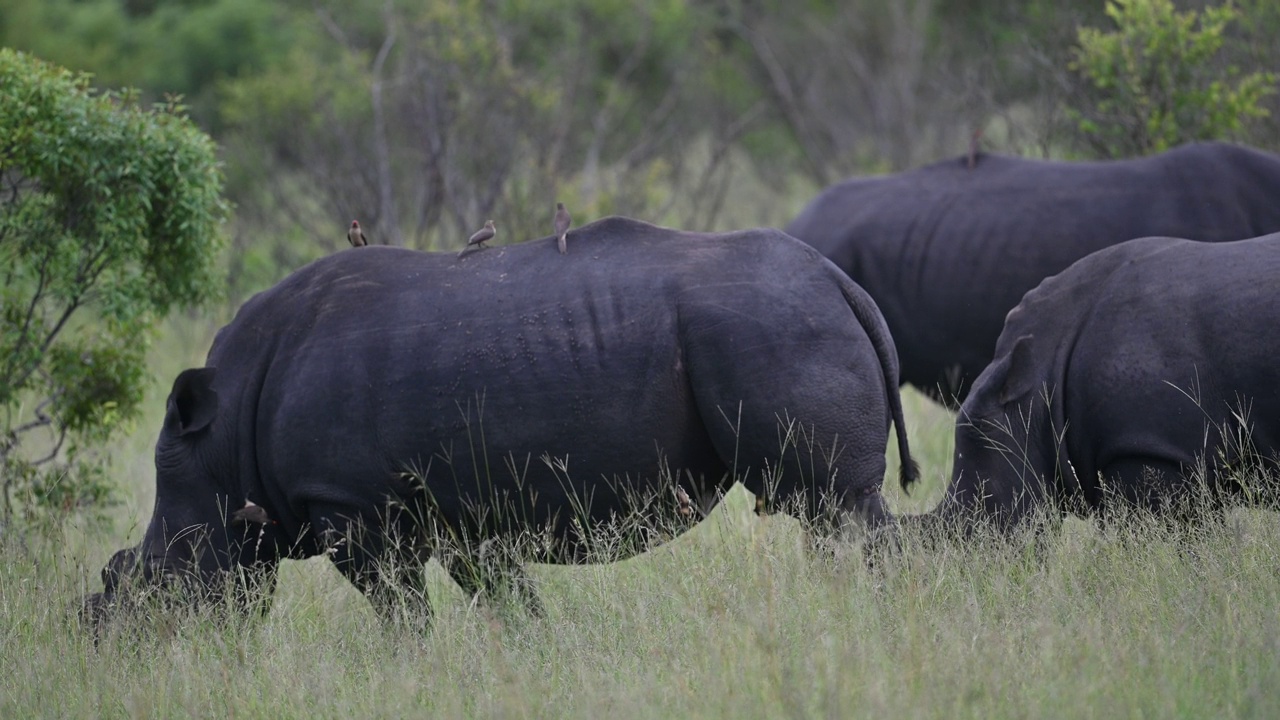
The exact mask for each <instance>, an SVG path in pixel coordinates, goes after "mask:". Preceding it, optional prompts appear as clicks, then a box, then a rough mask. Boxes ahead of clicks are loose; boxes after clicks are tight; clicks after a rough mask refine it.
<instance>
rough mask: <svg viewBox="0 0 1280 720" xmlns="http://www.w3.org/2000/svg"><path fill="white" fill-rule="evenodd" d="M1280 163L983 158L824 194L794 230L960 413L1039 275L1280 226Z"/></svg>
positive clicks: (1244, 151) (1212, 151) (1180, 157)
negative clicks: (1143, 247) (854, 286)
mask: <svg viewBox="0 0 1280 720" xmlns="http://www.w3.org/2000/svg"><path fill="white" fill-rule="evenodd" d="M1278 199H1280V156H1276V155H1273V154H1270V153H1267V152H1262V151H1260V150H1254V149H1251V148H1247V147H1241V146H1238V145H1231V144H1226V143H1218V142H1210V143H1196V144H1190V145H1183V146H1181V147H1178V148H1175V149H1173V150H1169V151H1168V152H1165V153H1162V154H1159V155H1153V156H1150V157H1144V158H1137V159H1131V160H1116V161H1104V162H1053V161H1045V160H1030V159H1022V158H1014V157H1005V156H1001V155H995V154H987V153H981V154H979V155H977V156H976V157H975V159H974V162H973V166H972V168H971V167H970V162H969V158H967V157H963V158H958V159H954V160H947V161H944V162H940V163H937V164H934V165H929V166H926V167H922V168H918V169H916V170H912V171H909V172H904V173H900V174H895V175H888V176H884V177H873V178H855V179H851V180H847V181H845V182H842V183H840V184H837V185H833V186H831V187H829V188H827V189H826V190H824V191H823V192H822V193H821V194H820V195H819V196H818V197H817V198H816V199H814V200H813V202H811V203H810V204H809V205H808V206H807V207H806V208H805V209H804V210H803V211H802V212H801V213H800V215H799V216H797V217H796V218H795V219H794V220H792V221H791V223H790V224H788V225H787V226H786V228H785V229H786V232H787V233H788V234H790V235H792V236H794V237H797V238H799V239H801V240H803V241H805V242H807V243H809V244H810V245H813V246H814V247H815V248H817V249H818V250H819V251H820V252H822V254H823V255H826V256H827V257H828V258H830V259H831V261H832V262H834V263H835V264H836V265H838V266H840V268H841V269H842V270H844V271H845V272H846V273H848V274H849V276H850V277H851V278H853V280H854V281H855V282H857V283H858V284H859V285H860V286H862V287H863V288H865V289H866V291H867V292H868V294H870V295H871V297H872V298H873V299H874V300H875V302H876V304H877V305H878V306H879V308H880V311H881V312H882V313H884V317H885V321H886V322H887V323H888V324H889V331H890V332H891V333H892V334H893V338H894V341H895V342H896V343H897V347H898V351H899V353H900V361H901V363H902V375H901V379H902V381H903V382H904V383H910V384H911V385H914V386H915V387H916V388H918V389H919V390H921V391H923V392H925V393H926V394H928V395H930V396H931V397H933V398H934V399H935V400H938V401H940V402H943V403H945V404H946V405H948V406H949V407H952V408H955V407H958V406H959V405H960V403H962V402H963V401H964V399H965V397H966V396H967V395H968V392H969V387H970V385H971V383H972V381H973V379H974V378H976V377H977V376H978V373H980V372H982V370H983V368H985V367H986V366H987V364H988V363H990V362H991V359H992V357H994V355H995V347H996V338H997V337H999V335H1000V330H1001V328H1002V327H1003V325H1004V317H1005V315H1006V314H1007V313H1008V312H1009V310H1011V309H1012V308H1013V307H1014V306H1015V305H1017V304H1018V301H1019V300H1021V299H1022V296H1023V294H1025V293H1026V292H1027V291H1028V290H1031V289H1032V288H1034V287H1035V286H1036V285H1038V284H1039V283H1040V281H1041V280H1043V279H1045V278H1046V277H1049V276H1050V275H1054V274H1056V273H1058V272H1061V271H1062V270H1065V269H1066V268H1067V266H1068V265H1070V264H1071V263H1073V262H1075V261H1076V260H1079V259H1080V258H1082V257H1084V256H1085V255H1088V254H1089V253H1092V252H1094V251H1096V250H1101V249H1102V248H1105V247H1109V246H1112V245H1116V244H1118V243H1121V242H1124V241H1126V240H1132V239H1134V238H1140V237H1146V236H1169V237H1179V238H1186V239H1190V240H1200V241H1208V242H1222V241H1230V240H1242V239H1245V238H1250V237H1256V236H1258V235H1264V234H1267V233H1272V232H1278V231H1280V200H1278Z"/></svg>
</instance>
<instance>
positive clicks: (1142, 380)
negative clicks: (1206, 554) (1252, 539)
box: [932, 234, 1280, 530]
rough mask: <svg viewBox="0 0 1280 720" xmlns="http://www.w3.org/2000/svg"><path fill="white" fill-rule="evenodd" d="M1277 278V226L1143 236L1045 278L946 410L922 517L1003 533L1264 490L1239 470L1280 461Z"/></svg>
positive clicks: (1184, 514)
mask: <svg viewBox="0 0 1280 720" xmlns="http://www.w3.org/2000/svg"><path fill="white" fill-rule="evenodd" d="M1277 278H1280V234H1273V235H1267V236H1264V237H1259V238H1253V239H1249V240H1240V241H1236V242H1228V243H1217V244H1207V243H1198V242H1192V241H1189V240H1181V239H1173V238H1142V239H1138V240H1133V241H1130V242H1126V243H1122V244H1120V245H1116V246H1114V247H1111V248H1107V249H1105V250H1101V251H1099V252H1096V253H1094V254H1092V255H1089V256H1088V257H1086V258H1084V259H1083V260H1080V261H1078V262H1076V263H1075V264H1073V265H1072V266H1071V267H1069V268H1067V269H1066V270H1065V271H1063V272H1062V273H1060V274H1058V275H1055V276H1053V277H1051V278H1048V279H1046V280H1045V281H1044V282H1042V283H1041V284H1040V285H1039V286H1038V287H1037V288H1035V289H1034V290H1032V291H1031V292H1029V293H1027V295H1026V297H1025V298H1023V300H1022V302H1021V303H1019V305H1018V306H1017V307H1016V308H1014V309H1013V311H1012V312H1010V313H1009V318H1008V320H1007V321H1006V322H1005V327H1004V332H1003V333H1001V335H1000V340H999V343H998V344H997V346H996V357H995V360H994V361H992V363H991V365H990V366H989V367H987V369H986V370H984V371H983V372H982V374H981V375H979V376H978V378H977V380H976V381H975V382H974V385H973V391H972V392H971V393H970V394H969V397H968V398H967V399H966V400H965V402H964V404H963V405H962V406H961V408H960V412H959V415H958V417H957V421H956V431H955V458H954V463H953V467H952V476H951V484H950V486H949V487H948V489H947V492H946V495H945V497H944V499H943V501H942V502H941V504H940V505H939V506H938V508H937V509H936V510H935V511H934V512H933V513H932V517H933V518H935V519H936V520H944V519H945V520H947V521H948V522H950V523H956V524H961V525H963V524H966V523H967V522H968V521H969V520H971V519H973V518H980V519H983V520H987V521H991V522H992V523H994V524H995V525H996V526H997V527H999V528H1001V529H1004V530H1012V529H1014V528H1018V527H1022V526H1025V525H1026V522H1027V520H1028V519H1029V518H1030V517H1032V511H1033V510H1035V509H1036V508H1042V507H1045V506H1046V504H1047V503H1048V501H1052V503H1051V504H1052V506H1053V507H1055V508H1058V509H1059V510H1061V511H1070V512H1076V513H1079V514H1081V515H1097V516H1101V517H1105V516H1106V509H1107V508H1108V507H1109V506H1110V505H1109V503H1110V502H1111V501H1119V502H1120V503H1123V504H1126V505H1129V506H1132V507H1137V508H1142V509H1144V510H1149V511H1151V512H1153V513H1155V514H1156V515H1158V516H1162V517H1164V518H1165V519H1166V520H1167V521H1169V522H1170V523H1171V524H1173V525H1175V526H1185V523H1186V522H1189V521H1199V520H1203V519H1205V518H1208V517H1212V516H1214V515H1215V514H1220V512H1221V510H1222V509H1223V508H1224V507H1226V506H1227V505H1228V504H1231V503H1234V502H1253V501H1263V502H1270V501H1272V500H1274V496H1275V493H1274V491H1273V490H1274V489H1272V488H1267V487H1266V486H1265V485H1264V486H1262V487H1258V486H1257V485H1254V484H1252V483H1253V481H1249V480H1245V479H1244V478H1249V477H1254V478H1256V477H1258V475H1257V473H1256V471H1257V470H1259V469H1261V470H1262V471H1263V477H1265V476H1266V474H1267V473H1269V472H1270V471H1271V470H1274V468H1275V461H1276V459H1277V457H1280V456H1278V454H1277V453H1278V452H1280V363H1278V362H1277V358H1280V333H1277V332H1276V328H1280V285H1277ZM1200 482H1203V483H1204V484H1203V486H1202V485H1200ZM1202 489H1203V490H1206V491H1207V492H1202Z"/></svg>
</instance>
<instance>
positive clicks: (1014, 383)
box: [1000, 335, 1039, 405]
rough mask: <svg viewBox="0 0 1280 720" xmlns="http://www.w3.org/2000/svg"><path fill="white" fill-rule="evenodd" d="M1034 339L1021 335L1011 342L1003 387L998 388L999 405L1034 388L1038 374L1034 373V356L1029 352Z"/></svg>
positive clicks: (1015, 398)
mask: <svg viewBox="0 0 1280 720" xmlns="http://www.w3.org/2000/svg"><path fill="white" fill-rule="evenodd" d="M1034 339H1035V338H1034V337H1033V336H1031V335H1023V336H1022V337H1019V338H1018V339H1017V340H1015V341H1014V342H1013V349H1012V350H1010V351H1009V367H1008V369H1007V370H1006V371H1005V376H1004V387H1003V388H1001V389H1000V404H1001V405H1004V404H1006V403H1009V402H1012V401H1014V400H1017V399H1018V398H1020V397H1022V396H1023V395H1026V394H1027V393H1028V392H1031V390H1032V389H1034V388H1035V386H1036V383H1037V381H1038V377H1039V376H1038V375H1037V373H1036V367H1035V358H1034V357H1032V354H1031V350H1032V347H1031V342H1032V340H1034Z"/></svg>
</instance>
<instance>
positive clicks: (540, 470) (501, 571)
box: [84, 218, 916, 619]
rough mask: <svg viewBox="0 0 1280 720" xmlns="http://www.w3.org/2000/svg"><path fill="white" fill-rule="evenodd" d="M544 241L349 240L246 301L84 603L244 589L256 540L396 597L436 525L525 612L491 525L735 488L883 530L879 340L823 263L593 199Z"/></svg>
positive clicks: (878, 330)
mask: <svg viewBox="0 0 1280 720" xmlns="http://www.w3.org/2000/svg"><path fill="white" fill-rule="evenodd" d="M555 240H556V239H555V237H547V238H543V239H542V240H538V241H532V242H527V243H524V244H521V245H516V246H508V247H504V248H495V249H492V250H490V251H488V252H483V253H474V254H471V255H468V256H466V257H464V258H461V259H459V258H457V257H455V256H454V255H452V254H427V253H421V252H414V251H410V250H404V249H397V248H391V247H383V246H370V247H368V248H362V249H360V250H359V251H355V250H351V251H347V252H343V253H339V254H336V255H334V256H331V257H327V258H324V259H322V260H318V261H316V262H314V263H312V264H311V265H308V266H307V267H305V268H303V269H301V270H299V271H297V272H295V273H294V274H292V275H291V276H289V277H288V278H286V279H285V280H283V281H282V282H281V283H280V284H278V285H276V286H275V287H274V288H272V289H270V290H267V291H265V292H263V293H261V294H259V295H257V296H255V297H254V298H252V299H251V300H249V301H248V302H247V303H245V305H244V306H243V307H242V308H241V309H240V310H239V312H238V313H237V314H236V317H235V319H234V320H232V322H231V323H230V324H229V325H227V326H226V327H224V328H223V329H222V330H221V331H219V332H218V334H217V337H216V338H215V339H214V342H213V346H212V348H211V349H210V351H209V355H208V359H207V363H206V364H207V366H206V367H202V368H197V369H192V370H186V371H184V372H183V373H181V374H180V375H178V377H177V379H176V381H175V382H174V384H173V390H172V393H171V394H170V395H169V398H168V403H167V410H166V415H165V419H164V426H163V429H162V430H161V432H160V437H159V440H158V441H157V443H156V454H155V455H156V504H155V509H154V514H153V515H152V518H151V522H150V524H149V525H148V527H147V530H146V534H145V536H144V537H143V539H142V542H141V544H140V545H139V546H137V547H136V548H131V549H128V550H123V551H121V552H120V553H117V555H116V556H115V557H114V558H112V560H111V562H110V563H108V565H107V567H106V569H104V571H103V581H104V584H105V586H106V587H105V592H104V593H102V594H98V595H93V596H90V597H89V598H87V599H86V601H85V610H84V611H85V613H86V614H87V615H89V616H93V617H95V618H99V619H101V617H104V616H105V614H106V613H107V612H108V611H109V610H110V608H112V607H113V606H115V605H116V604H121V603H124V602H125V601H127V600H128V592H127V588H128V587H129V586H130V585H132V584H135V583H136V584H141V585H142V586H143V587H146V586H147V585H150V584H157V583H162V584H163V583H168V582H173V581H181V584H183V585H184V586H187V587H191V588H195V589H196V590H197V591H198V592H197V597H198V598H206V599H207V598H210V597H212V598H215V599H216V598H218V597H222V595H223V594H224V593H226V592H227V591H226V589H225V588H226V587H227V585H228V583H227V582H225V580H226V578H228V577H233V578H242V579H243V580H245V581H248V580H252V581H253V586H254V587H262V586H265V587H268V588H269V587H271V586H272V584H273V582H274V576H275V569H276V566H277V564H278V561H279V559H281V558H286V557H288V558H300V557H307V556H314V555H318V554H328V555H330V556H331V557H332V560H333V562H334V563H335V564H336V565H337V567H338V568H339V569H340V570H341V571H342V572H343V573H344V574H345V575H346V577H347V578H348V579H350V580H351V582H352V583H354V584H355V585H356V586H357V587H359V588H360V589H361V590H363V591H365V592H366V593H369V594H371V599H372V600H374V603H375V606H378V605H384V607H383V609H386V607H385V603H382V601H381V600H380V597H381V595H380V592H379V590H380V589H382V588H392V589H394V588H397V587H398V586H400V585H403V586H405V587H406V588H408V589H411V590H413V591H414V592H421V587H420V584H419V583H420V579H421V578H420V576H421V573H420V568H421V563H422V562H423V561H424V559H425V556H424V553H427V552H430V550H431V547H432V546H431V544H430V543H429V542H427V541H428V540H429V539H430V537H437V538H438V537H441V536H443V537H447V538H449V539H451V541H453V542H454V545H452V546H451V547H453V549H455V550H457V553H456V555H455V556H452V558H451V559H446V560H445V562H446V567H447V568H448V569H449V571H450V572H451V574H453V576H454V577H455V578H456V579H457V580H458V582H459V583H460V584H461V585H462V586H463V587H464V589H465V590H467V591H468V592H472V593H475V592H486V593H492V592H494V591H496V590H498V589H505V590H508V591H511V590H514V591H517V593H518V594H523V595H524V599H525V600H526V601H528V602H531V603H532V602H535V600H536V599H535V598H533V597H532V596H531V595H530V594H529V593H528V588H527V587H526V586H525V585H524V581H523V579H522V578H521V576H520V574H519V567H518V563H519V562H520V560H522V559H524V558H515V557H514V556H512V555H510V554H507V555H503V554H501V553H498V552H496V551H495V552H492V553H489V557H490V558H493V557H498V558H504V557H505V558H506V559H505V560H501V561H500V562H498V564H497V566H496V567H495V566H494V564H493V561H492V559H489V560H486V559H484V557H483V556H484V555H485V553H488V552H489V551H490V550H491V549H492V548H493V547H494V546H495V545H500V544H501V541H504V540H512V539H514V538H518V537H519V536H524V537H525V538H526V539H527V538H530V537H531V538H534V541H533V542H532V543H531V544H532V545H533V546H534V548H535V549H537V550H540V554H537V555H536V557H535V559H540V560H544V561H548V562H582V561H591V560H595V559H600V556H598V555H595V554H593V553H592V552H591V547H590V546H589V545H590V543H589V541H590V537H591V533H590V530H591V529H592V528H596V527H603V528H606V529H607V528H609V527H614V526H618V525H619V523H621V522H622V519H623V518H626V517H628V516H633V515H634V514H635V513H644V512H649V511H651V510H654V508H660V507H666V508H667V510H669V511H670V514H671V515H673V516H676V517H680V516H687V515H689V514H690V510H691V504H692V502H694V501H697V502H699V503H700V504H701V507H702V509H703V510H707V509H709V508H710V507H711V506H712V505H713V504H714V503H715V502H716V499H717V498H718V497H719V496H720V494H721V493H722V492H723V491H725V490H727V489H728V487H729V486H730V485H731V484H732V483H733V482H734V481H735V479H736V480H740V481H741V482H742V483H743V484H744V485H745V486H746V488H747V489H748V490H750V491H751V492H753V493H756V494H757V496H763V495H767V496H769V497H770V498H771V500H772V501H774V502H777V503H779V504H780V505H781V506H786V505H787V501H789V500H794V501H795V502H793V503H791V504H790V505H791V506H792V507H795V508H796V509H797V511H798V514H800V515H802V516H804V517H805V518H806V519H810V520H815V521H818V522H817V525H816V527H818V528H820V529H826V530H829V531H831V532H836V531H838V530H839V529H840V528H842V527H846V526H847V523H846V521H852V520H860V521H862V522H864V523H865V524H866V525H867V526H869V527H870V528H873V529H878V530H885V531H892V528H893V519H892V518H891V516H890V515H889V513H888V512H887V510H886V508H885V505H884V501H883V499H882V496H881V486H882V483H883V479H884V473H885V467H886V461H885V450H886V444H887V442H888V428H889V425H890V423H893V424H894V425H896V426H897V442H898V448H899V453H900V455H901V457H902V458H903V464H902V467H903V471H902V481H903V483H904V484H906V483H909V482H910V481H911V480H912V479H914V477H915V476H916V470H915V466H914V464H913V463H912V461H911V455H910V452H909V449H908V446H907V438H906V434H905V431H904V430H903V426H902V409H901V404H900V399H899V396H898V368H897V361H896V354H895V351H894V347H893V342H892V339H891V338H890V336H889V333H888V330H887V329H886V327H885V325H884V320H883V319H882V318H881V316H880V314H879V312H878V311H877V310H876V307H875V304H874V303H873V302H872V301H871V300H870V298H868V297H867V296H866V294H865V293H864V292H863V291H862V290H861V289H860V288H858V287H857V285H855V284H854V283H853V282H852V281H850V280H849V279H848V277H846V276H845V275H844V274H843V273H841V272H840V271H839V270H838V269H837V268H836V267H835V266H834V265H832V264H831V263H830V262H828V261H827V260H826V259H824V258H823V257H822V256H821V255H820V254H818V253H817V252H816V251H815V250H813V249H812V248H810V247H808V246H807V245H804V244H803V243H800V242H798V241H796V240H795V239H793V238H789V237H787V236H785V235H783V234H782V233H780V232H778V231H776V230H749V231H744V232H736V233H727V234H700V233H689V232H679V231H675V230H670V229H665V228H659V227H655V226H652V225H648V224H645V223H641V222H637V221H634V220H628V219H624V218H608V219H604V220H601V221H599V222H595V223H593V224H591V225H588V226H586V227H583V228H581V229H579V230H575V231H574V243H575V245H574V247H575V248H576V249H575V251H574V252H573V253H571V254H569V255H566V256H561V255H559V254H558V253H555V252H547V250H548V249H549V248H550V246H551V244H552V243H554V242H555ZM788 433H790V436H791V437H790V439H788V438H787V435H788ZM655 498H656V499H658V500H657V501H655ZM662 498H667V499H669V500H670V502H667V503H666V504H665V505H664V504H663V502H661V499H662ZM827 501H829V503H830V504H829V505H828V504H826V502H827ZM428 536H430V537H428ZM494 541H499V542H494ZM526 549H528V548H526ZM442 559H444V558H442ZM392 560H394V561H397V562H389V561H392ZM476 568H483V569H484V570H483V571H482V572H477V571H476ZM228 571H238V572H228ZM239 571H242V572H239ZM129 577H132V578H133V580H132V583H126V582H125V581H124V578H129ZM230 586H231V588H232V589H233V590H234V589H237V588H239V587H240V586H238V585H236V584H235V582H232V583H230ZM245 587H248V585H245ZM220 588H223V589H220ZM117 600H119V601H120V603H117Z"/></svg>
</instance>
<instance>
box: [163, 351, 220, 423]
mask: <svg viewBox="0 0 1280 720" xmlns="http://www.w3.org/2000/svg"><path fill="white" fill-rule="evenodd" d="M216 374H217V370H216V368H211V367H205V368H193V369H190V370H183V371H182V372H181V373H179V374H178V378H177V379H176V380H174V381H173V391H172V392H170V393H169V405H168V408H167V409H166V410H165V416H164V425H165V428H166V429H168V430H170V431H171V432H173V434H175V435H177V436H178V437H182V436H184V435H190V434H191V433H197V432H200V431H201V430H204V429H205V428H207V427H209V423H212V422H213V419H214V418H215V417H217V415H218V393H217V392H215V391H214V389H213V378H214V376H215V375H216Z"/></svg>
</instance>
